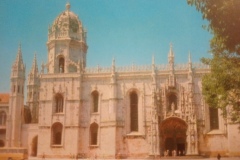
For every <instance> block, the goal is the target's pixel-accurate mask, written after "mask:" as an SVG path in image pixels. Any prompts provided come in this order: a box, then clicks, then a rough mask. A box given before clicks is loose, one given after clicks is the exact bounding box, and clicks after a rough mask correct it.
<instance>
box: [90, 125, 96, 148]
mask: <svg viewBox="0 0 240 160" xmlns="http://www.w3.org/2000/svg"><path fill="white" fill-rule="evenodd" d="M97 142H98V124H97V123H95V122H94V123H92V124H91V126H90V145H97Z"/></svg>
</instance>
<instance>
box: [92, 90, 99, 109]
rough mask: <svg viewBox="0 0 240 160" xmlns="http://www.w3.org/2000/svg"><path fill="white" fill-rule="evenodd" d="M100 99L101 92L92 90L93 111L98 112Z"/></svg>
mask: <svg viewBox="0 0 240 160" xmlns="http://www.w3.org/2000/svg"><path fill="white" fill-rule="evenodd" d="M98 99H99V94H98V92H97V91H94V92H92V111H93V112H98Z"/></svg>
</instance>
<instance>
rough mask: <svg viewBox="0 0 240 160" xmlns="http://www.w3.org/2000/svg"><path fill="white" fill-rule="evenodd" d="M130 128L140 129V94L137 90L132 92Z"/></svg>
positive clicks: (133, 129)
mask: <svg viewBox="0 0 240 160" xmlns="http://www.w3.org/2000/svg"><path fill="white" fill-rule="evenodd" d="M130 119H131V120H130V130H131V131H138V95H137V93H136V92H135V91H133V92H131V93H130Z"/></svg>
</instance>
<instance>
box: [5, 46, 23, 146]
mask: <svg viewBox="0 0 240 160" xmlns="http://www.w3.org/2000/svg"><path fill="white" fill-rule="evenodd" d="M24 83H25V65H24V64H23V60H22V50H21V45H19V48H18V53H17V58H16V60H15V62H14V63H13V65H12V73H11V93H10V101H9V115H8V123H7V131H6V132H7V133H6V141H7V146H8V147H20V146H21V127H22V122H23V116H22V113H23V108H24Z"/></svg>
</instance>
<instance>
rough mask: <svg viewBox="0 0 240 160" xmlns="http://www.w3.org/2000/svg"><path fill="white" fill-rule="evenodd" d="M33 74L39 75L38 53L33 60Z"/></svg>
mask: <svg viewBox="0 0 240 160" xmlns="http://www.w3.org/2000/svg"><path fill="white" fill-rule="evenodd" d="M31 73H32V74H33V75H36V74H38V66H37V58H36V53H35V54H34V59H33V64H32V69H31Z"/></svg>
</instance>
